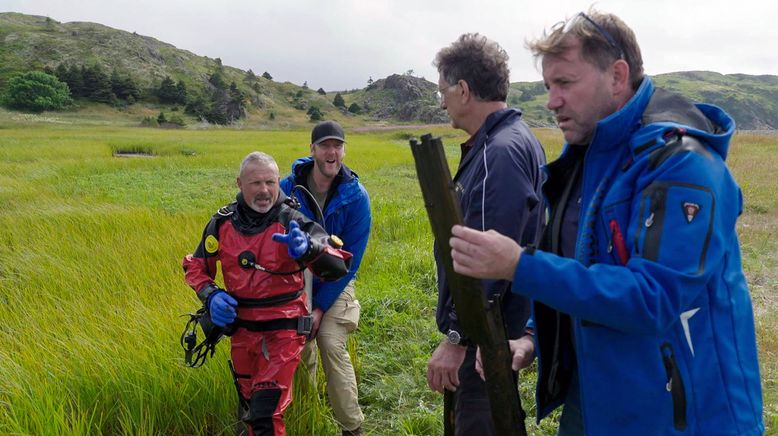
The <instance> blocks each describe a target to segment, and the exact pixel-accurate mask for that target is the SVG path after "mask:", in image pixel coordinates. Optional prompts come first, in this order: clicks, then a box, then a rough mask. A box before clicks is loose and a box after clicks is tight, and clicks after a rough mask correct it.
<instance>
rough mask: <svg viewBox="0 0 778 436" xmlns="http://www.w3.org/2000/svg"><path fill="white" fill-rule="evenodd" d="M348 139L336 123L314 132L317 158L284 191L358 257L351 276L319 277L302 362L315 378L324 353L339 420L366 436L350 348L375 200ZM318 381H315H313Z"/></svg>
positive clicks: (298, 168)
mask: <svg viewBox="0 0 778 436" xmlns="http://www.w3.org/2000/svg"><path fill="white" fill-rule="evenodd" d="M345 155H346V136H345V132H344V131H343V128H342V127H341V126H340V125H339V124H338V123H336V122H334V121H323V122H321V123H319V124H317V125H316V126H315V127H314V128H313V131H312V132H311V156H310V157H305V158H301V159H298V160H296V161H295V162H294V164H293V165H292V173H291V174H290V175H289V176H287V177H286V178H285V179H284V180H282V181H281V189H282V190H283V191H284V193H286V194H287V195H288V196H290V197H295V198H297V200H298V201H299V203H300V212H302V213H303V214H304V215H305V216H307V217H308V218H310V219H312V220H315V221H317V222H318V223H319V224H320V225H321V226H322V227H324V228H325V229H326V230H327V232H328V233H329V234H330V235H334V236H333V237H332V239H336V240H337V239H339V242H341V243H342V247H343V249H344V250H348V251H350V252H351V253H352V254H353V255H354V257H353V258H352V261H351V268H350V270H349V272H348V274H347V275H346V276H345V277H343V278H341V279H340V280H338V281H335V282H324V281H322V280H319V279H318V278H315V277H314V278H313V285H312V288H313V289H312V290H313V310H312V313H311V314H312V315H313V328H312V331H311V338H314V339H315V341H314V340H311V341H309V342H308V343H307V344H306V347H305V349H303V358H302V363H303V365H304V366H305V367H306V368H307V369H308V371H309V373H310V374H312V375H313V376H315V372H316V346H317V345H318V348H319V349H320V351H321V360H322V367H323V369H324V375H325V377H326V379H327V397H329V400H330V404H331V405H332V411H333V413H334V415H335V419H336V420H337V421H338V423H339V424H340V425H341V427H342V428H343V435H349V436H351V435H361V434H362V429H361V427H362V422H363V421H364V416H363V414H362V409H361V408H360V407H359V401H358V392H357V380H356V376H355V374H354V367H353V365H352V364H351V359H350V357H349V354H348V350H347V348H346V345H347V341H348V335H349V334H350V333H351V332H353V331H354V329H356V328H357V324H358V323H359V312H360V306H359V301H358V300H357V298H356V294H355V288H354V277H355V275H356V273H357V270H358V269H359V265H360V263H361V262H362V257H363V255H364V254H365V248H366V247H367V240H368V237H369V236H370V220H371V216H370V199H369V197H368V195H367V191H366V190H365V187H364V186H362V184H361V183H360V182H359V177H358V176H357V174H356V173H355V172H353V171H351V170H350V169H349V168H348V167H347V166H346V165H344V164H343V157H344V156H345ZM312 379H313V380H315V377H312Z"/></svg>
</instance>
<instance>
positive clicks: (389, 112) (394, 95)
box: [359, 74, 448, 124]
mask: <svg viewBox="0 0 778 436" xmlns="http://www.w3.org/2000/svg"><path fill="white" fill-rule="evenodd" d="M436 91H437V85H436V84H434V83H432V82H430V81H428V80H426V79H424V78H421V77H414V76H411V75H401V74H393V75H391V76H389V77H387V78H386V79H380V80H377V81H375V82H373V83H372V84H370V85H369V86H368V87H367V88H366V89H365V92H364V94H363V96H362V98H361V101H360V102H359V104H360V106H362V107H363V108H365V109H366V111H367V113H368V114H369V115H371V116H373V117H375V118H378V119H387V120H388V119H394V120H397V121H419V122H422V123H429V124H434V123H445V122H448V114H446V111H444V110H443V109H441V108H440V103H438V101H437V98H436V97H435V92H436Z"/></svg>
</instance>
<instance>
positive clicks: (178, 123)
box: [167, 114, 186, 127]
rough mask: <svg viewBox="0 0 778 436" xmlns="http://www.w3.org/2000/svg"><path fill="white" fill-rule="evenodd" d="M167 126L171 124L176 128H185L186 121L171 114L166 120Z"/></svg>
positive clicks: (179, 116)
mask: <svg viewBox="0 0 778 436" xmlns="http://www.w3.org/2000/svg"><path fill="white" fill-rule="evenodd" d="M167 122H168V124H173V125H176V126H178V127H186V121H184V118H183V117H181V115H179V114H173V115H171V116H170V118H168V120H167Z"/></svg>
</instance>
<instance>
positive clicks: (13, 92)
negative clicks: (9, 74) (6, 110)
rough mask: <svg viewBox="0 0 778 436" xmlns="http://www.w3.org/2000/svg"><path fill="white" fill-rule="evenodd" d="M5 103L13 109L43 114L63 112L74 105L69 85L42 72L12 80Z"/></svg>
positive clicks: (31, 73)
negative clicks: (62, 110)
mask: <svg viewBox="0 0 778 436" xmlns="http://www.w3.org/2000/svg"><path fill="white" fill-rule="evenodd" d="M3 102H4V103H5V105H6V106H8V107H10V108H12V109H19V110H28V111H31V112H43V111H45V110H61V109H65V108H66V107H68V106H70V105H71V104H73V99H71V98H70V90H69V89H68V85H66V84H64V83H62V82H60V81H59V79H57V78H56V77H54V76H52V75H50V74H46V73H44V72H42V71H30V72H28V73H24V74H21V75H18V76H16V77H14V78H12V79H11V80H10V81H9V82H8V90H7V91H6V93H5V96H4V98H3Z"/></svg>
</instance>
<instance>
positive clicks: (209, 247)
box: [205, 235, 219, 254]
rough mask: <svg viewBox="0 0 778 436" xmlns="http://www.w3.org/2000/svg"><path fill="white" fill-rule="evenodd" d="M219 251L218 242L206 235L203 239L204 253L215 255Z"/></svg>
mask: <svg viewBox="0 0 778 436" xmlns="http://www.w3.org/2000/svg"><path fill="white" fill-rule="evenodd" d="M218 249H219V240H218V239H216V237H215V236H213V235H208V236H207V237H206V238H205V252H206V253H208V254H213V253H216V250H218Z"/></svg>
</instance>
